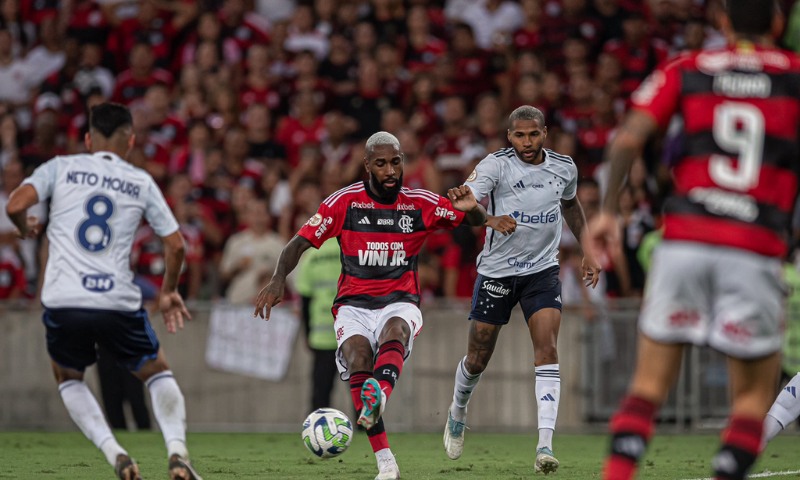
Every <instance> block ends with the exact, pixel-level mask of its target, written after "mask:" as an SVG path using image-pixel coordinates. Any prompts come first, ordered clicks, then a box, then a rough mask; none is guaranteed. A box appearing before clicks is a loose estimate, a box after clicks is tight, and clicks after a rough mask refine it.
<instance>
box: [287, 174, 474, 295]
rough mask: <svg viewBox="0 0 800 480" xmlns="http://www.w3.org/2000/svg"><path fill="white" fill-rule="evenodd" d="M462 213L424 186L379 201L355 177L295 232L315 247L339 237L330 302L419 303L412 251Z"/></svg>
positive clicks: (457, 220) (458, 219) (453, 224)
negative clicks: (338, 273)
mask: <svg viewBox="0 0 800 480" xmlns="http://www.w3.org/2000/svg"><path fill="white" fill-rule="evenodd" d="M463 219H464V213H463V212H460V211H458V210H455V209H454V208H453V205H452V203H450V200H448V199H447V198H445V197H442V196H441V195H437V194H435V193H432V192H429V191H427V190H422V189H408V188H405V187H403V188H402V189H401V190H400V193H399V194H398V195H397V199H396V200H395V201H394V202H392V203H381V200H380V199H379V198H378V197H376V196H374V195H373V194H372V192H370V190H369V186H367V184H366V182H359V183H354V184H353V185H350V186H349V187H346V188H343V189H341V190H339V191H337V192H336V193H334V194H332V195H331V196H329V197H328V198H327V199H325V201H323V202H322V204H321V205H320V206H319V210H317V213H316V214H315V215H314V216H312V217H311V218H310V219H309V220H308V222H306V224H305V225H303V227H302V228H300V231H299V232H297V234H298V235H300V236H302V237H304V238H305V239H307V240H308V241H309V242H311V244H312V245H313V246H314V247H315V248H319V247H320V246H321V245H322V244H323V243H324V242H325V241H326V240H328V239H329V238H333V237H336V238H337V239H338V241H339V246H340V247H341V250H342V253H341V259H342V274H341V276H340V277H339V288H338V292H337V295H336V299H335V300H334V307H338V306H341V305H351V306H354V307H360V308H368V309H372V310H375V309H379V308H383V307H385V306H387V305H390V304H393V303H397V302H407V303H413V304H415V305H419V278H418V275H417V255H418V254H419V251H420V249H421V248H422V244H423V242H424V241H425V239H426V238H427V237H428V235H430V234H431V233H433V232H434V231H435V230H437V229H452V228H455V227H456V226H458V225H460V224H461V222H462V220H463Z"/></svg>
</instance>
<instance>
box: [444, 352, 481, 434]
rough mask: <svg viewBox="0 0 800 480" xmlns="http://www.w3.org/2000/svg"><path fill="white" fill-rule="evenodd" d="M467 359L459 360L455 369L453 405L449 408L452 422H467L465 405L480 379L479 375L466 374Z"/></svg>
mask: <svg viewBox="0 0 800 480" xmlns="http://www.w3.org/2000/svg"><path fill="white" fill-rule="evenodd" d="M466 361H467V357H464V358H462V359H461V361H460V362H458V366H457V367H456V383H455V387H453V404H452V405H451V406H450V414H452V415H453V419H454V420H458V421H459V422H466V420H467V404H468V403H469V398H470V397H471V396H472V391H473V390H475V387H476V386H477V385H478V382H479V381H480V379H481V374H480V373H478V374H476V375H473V374H471V373H469V372H467V367H465V366H464V364H465V363H466Z"/></svg>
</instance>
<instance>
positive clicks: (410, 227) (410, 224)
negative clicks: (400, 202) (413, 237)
mask: <svg viewBox="0 0 800 480" xmlns="http://www.w3.org/2000/svg"><path fill="white" fill-rule="evenodd" d="M397 225H398V226H399V227H400V230H402V231H403V233H411V232H413V231H414V221H413V220H412V219H411V217H409V216H408V215H401V216H400V221H398V222H397Z"/></svg>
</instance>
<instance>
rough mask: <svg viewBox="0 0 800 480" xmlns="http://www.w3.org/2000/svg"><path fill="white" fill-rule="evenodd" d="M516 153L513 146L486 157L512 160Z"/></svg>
mask: <svg viewBox="0 0 800 480" xmlns="http://www.w3.org/2000/svg"><path fill="white" fill-rule="evenodd" d="M514 155H515V154H514V149H513V148H512V147H506V148H501V149H500V150H497V151H496V152H492V153H490V154H488V155H486V158H492V159H495V160H499V161H503V160H511V159H512V158H514Z"/></svg>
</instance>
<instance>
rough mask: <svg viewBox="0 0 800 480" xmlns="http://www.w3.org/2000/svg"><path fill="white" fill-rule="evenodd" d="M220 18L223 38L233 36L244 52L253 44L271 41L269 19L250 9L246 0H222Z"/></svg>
mask: <svg viewBox="0 0 800 480" xmlns="http://www.w3.org/2000/svg"><path fill="white" fill-rule="evenodd" d="M219 18H220V19H221V20H222V36H223V38H232V39H233V40H234V41H235V42H236V44H237V45H238V46H239V50H241V51H242V52H246V51H247V50H249V49H250V47H252V46H253V45H256V44H266V43H269V40H270V39H269V35H267V31H268V29H269V27H268V22H267V20H266V19H265V18H264V17H262V16H261V15H259V14H258V13H256V12H254V11H248V10H247V5H246V4H245V0H222V7H221V8H220V9H219Z"/></svg>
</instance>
